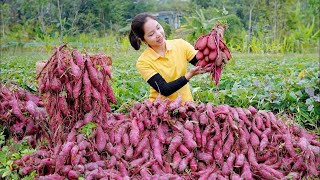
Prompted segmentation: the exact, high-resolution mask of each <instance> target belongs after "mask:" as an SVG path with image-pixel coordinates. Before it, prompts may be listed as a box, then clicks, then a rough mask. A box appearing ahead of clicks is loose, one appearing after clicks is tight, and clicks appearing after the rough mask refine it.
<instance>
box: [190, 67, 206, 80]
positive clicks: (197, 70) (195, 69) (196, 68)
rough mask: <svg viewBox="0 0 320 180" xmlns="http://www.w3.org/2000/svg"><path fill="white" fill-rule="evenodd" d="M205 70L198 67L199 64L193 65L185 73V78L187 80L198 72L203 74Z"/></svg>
mask: <svg viewBox="0 0 320 180" xmlns="http://www.w3.org/2000/svg"><path fill="white" fill-rule="evenodd" d="M205 72H206V71H205V70H204V69H203V68H202V67H200V66H195V67H193V68H192V69H190V71H189V72H187V74H186V75H185V77H186V79H187V80H188V81H189V80H190V79H191V78H192V77H193V76H195V75H198V74H203V73H205Z"/></svg>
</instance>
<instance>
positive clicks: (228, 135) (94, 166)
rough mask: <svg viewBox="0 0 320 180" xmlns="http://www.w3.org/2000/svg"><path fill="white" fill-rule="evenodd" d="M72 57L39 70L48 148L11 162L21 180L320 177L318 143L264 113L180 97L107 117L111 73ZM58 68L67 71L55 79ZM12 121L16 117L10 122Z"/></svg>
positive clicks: (55, 58) (76, 55) (100, 64)
mask: <svg viewBox="0 0 320 180" xmlns="http://www.w3.org/2000/svg"><path fill="white" fill-rule="evenodd" d="M76 52H77V51H75V50H73V51H70V50H69V49H67V48H65V47H60V48H57V49H56V52H55V53H54V55H53V56H52V57H51V58H50V60H49V61H48V65H47V66H46V67H45V68H46V71H47V72H46V73H45V75H44V76H43V79H42V86H44V84H45V87H42V86H40V87H41V88H40V89H41V91H42V92H43V93H45V94H44V96H45V99H46V101H44V103H45V107H46V109H47V112H48V115H49V117H48V118H47V119H39V120H38V121H45V122H46V123H47V124H50V125H49V126H48V128H49V130H50V131H49V132H50V133H49V134H50V139H52V143H51V145H50V146H40V144H39V145H38V147H37V148H38V151H37V152H36V153H34V154H31V155H25V156H24V157H22V158H21V159H18V160H16V161H15V162H14V163H15V164H17V165H18V166H19V168H20V172H21V175H22V176H25V175H27V174H28V173H30V172H32V171H36V172H37V174H38V175H39V179H65V178H68V179H78V178H79V177H84V178H85V179H108V178H109V179H141V178H145V179H151V178H154V179H161V178H163V179H216V178H218V179H228V178H230V179H239V178H240V177H242V178H243V179H282V178H284V177H286V178H293V179H299V178H304V177H317V176H319V171H320V142H319V137H318V136H316V135H315V134H312V133H310V132H307V131H306V130H305V129H302V128H300V127H298V126H288V125H286V124H285V123H283V121H281V120H280V119H277V118H276V116H275V115H274V114H273V113H272V112H265V111H257V110H256V109H255V108H253V107H249V108H248V109H246V108H240V107H230V106H228V105H218V106H214V105H213V104H212V103H207V104H204V103H200V104H195V103H193V102H186V103H185V104H181V98H180V97H179V98H177V99H176V100H175V101H173V102H170V101H163V100H160V99H156V100H155V101H154V102H150V101H149V100H145V101H144V102H135V103H134V105H133V106H132V107H131V108H130V109H128V113H127V114H125V113H111V112H110V110H109V109H108V108H106V107H109V105H110V104H109V103H111V102H115V99H114V96H113V92H112V89H111V88H110V85H109V84H108V82H106V81H108V80H109V79H110V78H111V75H110V67H109V68H107V66H103V63H104V62H101V60H97V59H98V58H95V59H92V58H91V57H92V56H89V55H87V54H85V55H82V54H80V53H76ZM59 54H60V55H59ZM61 54H63V55H61ZM80 56H81V57H82V58H81V57H80ZM61 57H62V58H61ZM94 57H97V56H94ZM103 57H107V56H106V55H105V56H103ZM61 59H64V60H63V61H64V62H63V63H62V64H64V65H65V67H64V68H63V70H64V71H63V72H61V74H60V75H58V71H59V69H60V68H58V67H59V66H60V65H59V60H61ZM71 59H72V60H71ZM77 59H78V60H77ZM105 61H106V60H105ZM82 62H83V63H82ZM81 64H83V65H81ZM91 64H92V65H91ZM75 65H77V66H78V67H79V69H78V68H75ZM76 69H77V70H76ZM61 71H62V70H61ZM79 71H80V73H77V72H79ZM93 72H94V73H93ZM77 74H79V75H77ZM86 74H87V75H86ZM99 74H100V75H99ZM87 77H89V78H88V79H89V82H90V85H89V83H88V79H87ZM96 77H97V78H96ZM105 77H106V78H105ZM48 79H49V80H48ZM55 79H56V80H55ZM48 81H49V83H47V82H48ZM54 81H57V82H60V83H53V82H54ZM79 81H81V82H82V83H79ZM94 81H96V82H94ZM68 83H69V84H70V86H71V88H70V89H69V90H68V86H69V85H67V84H68ZM78 83H79V84H81V85H78ZM47 84H48V85H47ZM49 84H51V85H49ZM52 84H56V85H52ZM78 86H80V87H78ZM106 86H107V87H106ZM88 87H90V88H88ZM99 87H100V88H99ZM93 88H95V89H96V92H94V91H95V90H93ZM75 89H76V90H75ZM90 90H91V91H90ZM3 91H4V90H3V89H2V92H1V94H4V93H3ZM86 91H87V92H86ZM88 94H89V95H88ZM95 94H96V95H95ZM61 98H64V99H65V101H66V103H65V104H67V106H66V107H67V109H68V111H66V112H63V111H64V110H63V109H62V108H61V107H62V105H60V103H61V102H59V99H61ZM1 103H3V102H2V99H1ZM87 103H88V104H87ZM107 104H108V105H107ZM0 107H2V106H0ZM21 108H23V107H21ZM0 112H3V111H2V110H1V109H0ZM64 113H66V114H64ZM57 114H60V116H61V117H58V118H57V117H56V115H57ZM11 118H17V119H19V118H20V116H19V115H18V114H15V113H14V114H13V115H12V116H11ZM35 123H36V124H37V122H35Z"/></svg>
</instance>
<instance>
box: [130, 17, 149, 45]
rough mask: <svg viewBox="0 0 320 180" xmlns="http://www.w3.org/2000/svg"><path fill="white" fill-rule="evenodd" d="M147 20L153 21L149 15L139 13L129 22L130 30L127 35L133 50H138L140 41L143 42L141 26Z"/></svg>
mask: <svg viewBox="0 0 320 180" xmlns="http://www.w3.org/2000/svg"><path fill="white" fill-rule="evenodd" d="M147 18H151V19H155V17H153V16H152V15H151V14H148V13H140V14H138V15H136V16H135V17H134V18H133V20H132V22H131V30H130V34H129V40H130V44H131V46H132V47H133V48H134V49H135V50H139V49H140V45H141V41H143V40H144V38H143V37H144V31H143V25H144V23H146V21H147Z"/></svg>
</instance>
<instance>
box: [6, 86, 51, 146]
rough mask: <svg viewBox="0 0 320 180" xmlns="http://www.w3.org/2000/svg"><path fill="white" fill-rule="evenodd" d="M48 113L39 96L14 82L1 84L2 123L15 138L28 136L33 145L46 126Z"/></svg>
mask: <svg viewBox="0 0 320 180" xmlns="http://www.w3.org/2000/svg"><path fill="white" fill-rule="evenodd" d="M46 117H47V114H46V111H45V108H44V107H43V102H42V101H41V99H40V97H39V96H36V95H34V94H31V93H29V92H26V91H25V90H23V89H22V88H19V87H18V86H16V85H13V84H7V85H5V84H0V123H1V125H2V127H3V128H4V129H5V130H7V131H6V132H8V134H7V135H8V136H10V137H13V138H14V139H15V140H17V141H19V140H22V139H23V138H24V137H28V141H29V143H30V144H31V145H33V146H35V141H36V139H38V138H39V137H41V134H42V133H43V134H45V133H46V132H45V131H43V130H44V129H42V127H46V123H45V122H46V121H45V119H46Z"/></svg>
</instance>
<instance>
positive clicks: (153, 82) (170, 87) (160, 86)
mask: <svg viewBox="0 0 320 180" xmlns="http://www.w3.org/2000/svg"><path fill="white" fill-rule="evenodd" d="M197 62H198V60H197V58H196V56H194V57H193V59H192V60H191V61H189V63H191V64H192V65H194V66H195V65H196V64H197ZM147 82H148V83H149V85H150V86H151V87H153V89H155V90H156V91H157V92H158V93H160V94H162V95H164V96H170V95H171V94H173V93H174V92H176V91H177V90H179V89H180V88H182V87H183V86H184V85H186V84H187V83H188V80H187V79H186V77H185V76H181V77H180V78H178V79H176V80H174V81H171V82H166V81H165V80H164V79H163V77H162V76H161V75H160V74H159V73H157V74H155V75H153V76H152V77H151V78H150V79H149V80H148V81H147Z"/></svg>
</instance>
